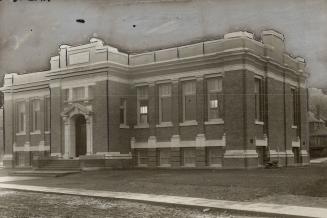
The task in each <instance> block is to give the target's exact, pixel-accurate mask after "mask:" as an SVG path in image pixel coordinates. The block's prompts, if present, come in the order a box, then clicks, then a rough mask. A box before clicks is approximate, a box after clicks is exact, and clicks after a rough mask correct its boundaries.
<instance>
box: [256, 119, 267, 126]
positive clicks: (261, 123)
mask: <svg viewBox="0 0 327 218" xmlns="http://www.w3.org/2000/svg"><path fill="white" fill-rule="evenodd" d="M254 123H255V124H256V125H265V122H263V121H259V120H256V121H255V122H254Z"/></svg>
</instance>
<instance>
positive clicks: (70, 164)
mask: <svg viewBox="0 0 327 218" xmlns="http://www.w3.org/2000/svg"><path fill="white" fill-rule="evenodd" d="M38 169H43V170H68V171H71V170H80V169H81V166H80V161H79V160H74V159H71V160H69V159H68V160H60V159H50V160H46V161H44V162H43V163H42V164H40V165H39V167H38Z"/></svg>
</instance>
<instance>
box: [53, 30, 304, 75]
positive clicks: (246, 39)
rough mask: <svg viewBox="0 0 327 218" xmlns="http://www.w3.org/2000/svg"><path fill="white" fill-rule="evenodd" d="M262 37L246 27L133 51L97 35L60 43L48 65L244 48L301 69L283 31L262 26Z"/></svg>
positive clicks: (133, 62)
mask: <svg viewBox="0 0 327 218" xmlns="http://www.w3.org/2000/svg"><path fill="white" fill-rule="evenodd" d="M261 37H262V40H261V41H258V40H255V38H254V34H253V33H251V32H247V31H236V32H231V33H227V34H225V35H224V37H223V38H221V39H216V40H212V41H205V42H199V43H194V44H188V45H182V46H178V47H172V48H167V49H162V50H156V51H148V52H143V53H136V54H127V53H123V52H120V51H119V50H118V49H117V48H115V47H111V46H108V45H105V43H104V41H103V40H101V39H99V38H95V37H93V38H90V43H88V44H84V45H78V46H70V45H61V46H60V51H59V56H54V57H51V60H50V63H51V69H52V70H58V69H60V68H66V67H70V66H77V65H79V64H89V63H97V62H111V63H115V64H120V65H130V66H140V65H146V64H153V63H156V62H166V61H174V60H178V59H183V58H192V57H197V56H201V55H207V54H214V53H220V52H225V51H233V50H238V49H246V50H248V51H252V52H253V53H255V54H257V55H259V56H261V57H263V58H265V59H266V60H268V61H275V62H276V63H279V64H280V65H282V66H285V67H288V68H292V69H293V70H298V71H300V72H302V73H304V71H305V61H304V59H303V58H302V57H297V58H295V57H293V56H290V55H289V54H288V53H286V51H285V44H284V40H285V37H284V35H283V34H281V33H279V32H277V31H275V30H264V31H262V33H261Z"/></svg>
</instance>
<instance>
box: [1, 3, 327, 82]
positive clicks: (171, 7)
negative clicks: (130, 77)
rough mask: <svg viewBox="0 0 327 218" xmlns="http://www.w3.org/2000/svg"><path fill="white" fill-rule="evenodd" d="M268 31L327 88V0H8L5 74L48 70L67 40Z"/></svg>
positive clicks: (152, 39) (140, 43) (137, 45)
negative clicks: (280, 37)
mask: <svg viewBox="0 0 327 218" xmlns="http://www.w3.org/2000/svg"><path fill="white" fill-rule="evenodd" d="M76 19H84V20H85V23H78V22H76ZM264 29H276V30H278V31H280V32H281V33H283V34H284V35H285V37H286V47H287V50H288V51H289V52H290V53H292V54H294V55H296V56H298V55H299V56H302V57H304V58H305V59H306V61H307V67H308V71H309V73H311V77H310V80H309V84H310V86H312V87H326V88H327V0H221V1H218V0H216V1H214V0H120V1H118V0H50V2H41V0H38V1H35V2H33V1H28V0H17V2H13V0H2V1H0V73H1V74H4V73H10V72H17V73H24V72H26V73H28V72H33V71H42V70H47V69H49V60H50V56H54V55H56V54H57V53H58V47H59V45H60V44H70V45H78V44H84V43H88V41H89V38H90V37H92V36H96V37H99V38H102V39H103V40H104V41H105V42H106V44H109V45H112V46H114V47H118V48H119V49H120V50H123V51H128V52H140V51H145V50H153V49H157V48H165V47H172V46H176V45H182V44H187V43H190V42H193V41H203V40H207V39H215V38H219V37H221V36H223V35H224V34H225V33H228V32H231V31H237V30H247V31H250V32H254V33H255V34H257V36H259V34H260V32H261V31H262V30H264Z"/></svg>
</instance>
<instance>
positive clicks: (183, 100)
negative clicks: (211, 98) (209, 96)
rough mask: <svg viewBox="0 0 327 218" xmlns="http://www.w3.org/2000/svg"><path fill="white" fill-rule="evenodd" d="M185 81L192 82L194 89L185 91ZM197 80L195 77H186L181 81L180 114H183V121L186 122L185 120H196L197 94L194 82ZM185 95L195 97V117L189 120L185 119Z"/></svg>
mask: <svg viewBox="0 0 327 218" xmlns="http://www.w3.org/2000/svg"><path fill="white" fill-rule="evenodd" d="M187 83H193V84H194V90H192V91H190V92H185V89H186V88H185V87H184V86H186V84H187ZM196 83H197V81H196V80H195V79H188V80H183V81H182V104H183V105H182V107H183V110H182V114H183V123H187V122H197V121H196V113H197V108H196V101H197V96H196V93H197V92H196V91H197V90H196V85H197V84H196ZM187 96H194V98H195V106H194V108H195V117H194V119H190V120H186V97H187Z"/></svg>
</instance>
